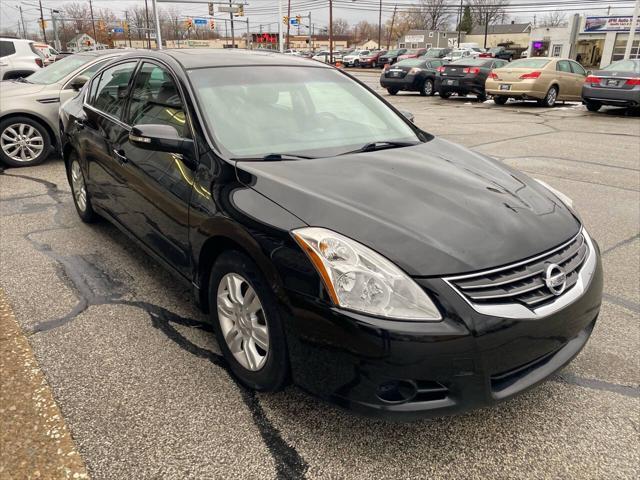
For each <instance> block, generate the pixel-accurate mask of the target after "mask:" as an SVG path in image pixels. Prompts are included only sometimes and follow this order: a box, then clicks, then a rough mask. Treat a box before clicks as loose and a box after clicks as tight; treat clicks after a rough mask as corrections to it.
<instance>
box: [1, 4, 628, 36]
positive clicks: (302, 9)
mask: <svg viewBox="0 0 640 480" xmlns="http://www.w3.org/2000/svg"><path fill="white" fill-rule="evenodd" d="M77 1H78V2H79V3H84V2H83V0H77ZM84 1H87V0H84ZM148 1H149V6H150V7H151V0H148ZM411 1H412V0H398V3H400V4H401V5H403V4H404V5H406V4H408V3H411ZM566 1H567V2H570V3H571V5H570V7H567V6H564V7H560V8H564V9H566V8H575V9H576V10H575V11H574V12H566V14H567V16H569V15H571V14H572V13H585V14H587V15H606V13H607V7H608V6H609V5H611V14H612V15H631V14H632V10H633V9H632V8H631V7H632V5H633V3H632V2H631V1H627V2H625V1H623V0H611V2H607V1H606V0H602V1H601V2H598V4H595V3H593V0H591V3H588V2H589V0H586V1H585V2H584V4H582V5H580V4H579V0H566ZM552 2H554V0H512V2H511V3H512V4H523V3H528V4H532V3H541V4H545V3H546V4H549V3H552ZM65 3H67V2H64V1H60V0H42V5H43V7H44V9H45V12H44V16H45V18H46V17H49V16H50V14H49V11H48V9H49V8H58V9H60V8H61V7H63V6H64V4H65ZM87 3H88V1H87ZM375 3H376V1H375V0H353V1H351V2H349V0H334V9H333V10H334V13H333V15H334V18H344V19H346V20H347V21H348V22H349V23H350V24H355V23H357V22H359V21H360V20H363V19H364V20H368V21H370V22H372V23H377V21H378V13H377V12H376V11H367V10H353V9H349V8H345V6H348V5H353V8H357V6H358V5H361V7H360V8H371V9H374V8H375V7H374V6H373V5H375ZM393 3H394V1H393V0H383V4H385V8H387V9H390V8H392V7H391V5H393ZM450 3H451V4H452V5H459V2H458V1H457V0H450ZM555 3H556V5H561V4H562V3H563V2H562V1H561V0H555ZM326 4H327V2H326V1H325V2H322V0H292V12H291V13H292V16H293V15H294V14H303V15H306V14H307V13H308V12H309V9H310V8H311V15H312V22H313V23H314V24H316V25H318V26H326V25H327V23H328V20H329V13H328V7H327V6H326ZM18 5H22V9H23V14H24V19H25V24H26V26H27V30H29V31H35V30H36V29H37V28H38V24H37V19H38V18H39V17H40V13H39V10H38V8H37V0H15V1H14V0H0V18H1V20H0V26H1V27H2V28H5V27H9V26H10V27H12V28H15V25H17V22H18V19H19V13H18V8H17V7H18ZM386 5H388V6H386ZM134 6H144V0H137V1H131V0H93V7H94V11H96V10H99V9H102V8H109V9H111V10H112V11H113V12H114V13H115V14H116V15H122V14H123V12H124V10H126V9H127V8H131V7H134ZM160 7H161V8H167V7H175V8H177V9H179V10H180V11H181V12H183V13H184V15H185V16H194V17H197V16H199V15H202V16H205V15H206V14H207V5H206V3H192V4H184V3H165V2H162V3H160ZM277 7H278V2H277V0H248V5H247V6H246V7H245V16H246V17H247V18H249V21H250V24H251V28H252V30H256V29H257V28H258V25H259V24H263V25H266V24H269V23H270V22H273V23H272V24H271V26H270V27H269V28H264V30H265V31H266V30H268V29H270V30H271V31H276V30H277V25H276V24H275V22H277V21H278V13H277ZM595 7H601V8H597V9H596V8H595ZM286 8H287V1H286V0H283V9H284V12H285V14H286ZM550 8H551V7H546V10H549V9H550ZM587 8H588V10H587ZM522 9H524V7H523V8H520V10H522ZM527 9H528V10H529V11H530V12H529V13H525V12H516V13H513V14H512V15H511V19H512V20H516V21H518V22H528V21H533V15H534V13H536V14H537V16H538V19H540V18H541V17H542V16H543V15H544V12H542V11H540V10H541V9H540V8H535V7H534V8H532V7H528V8H527ZM269 10H270V11H269ZM536 10H537V12H536ZM216 16H220V17H222V16H226V14H216ZM390 16H391V14H390V13H388V12H383V18H382V21H383V23H384V22H385V21H386V19H387V18H389V17H390ZM455 21H456V20H455V17H453V20H452V23H455ZM303 23H305V24H306V21H305V22H303Z"/></svg>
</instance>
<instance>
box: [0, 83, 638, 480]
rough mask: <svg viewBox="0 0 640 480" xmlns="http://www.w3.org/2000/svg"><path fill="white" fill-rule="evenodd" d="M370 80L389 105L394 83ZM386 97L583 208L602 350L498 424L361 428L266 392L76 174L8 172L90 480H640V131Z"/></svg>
mask: <svg viewBox="0 0 640 480" xmlns="http://www.w3.org/2000/svg"><path fill="white" fill-rule="evenodd" d="M356 75H357V76H358V77H359V78H361V79H362V80H363V81H365V83H367V84H369V85H371V86H373V87H375V88H377V89H378V90H379V91H380V92H381V93H384V91H383V90H382V89H380V88H379V87H378V86H377V79H378V76H377V75H378V74H377V73H374V72H360V71H358V72H356ZM385 98H387V99H389V100H390V101H391V102H392V103H393V104H394V105H396V106H397V107H399V108H400V109H402V110H408V111H411V112H412V113H413V114H414V115H415V122H416V123H417V124H418V125H419V126H420V127H421V128H423V129H424V130H426V131H428V132H431V133H433V134H436V135H438V136H441V137H443V138H446V139H449V140H451V141H454V142H457V143H460V144H463V145H466V146H468V147H470V148H472V149H474V150H477V151H479V152H482V153H484V154H487V155H492V156H494V157H496V158H498V159H499V160H501V161H503V162H505V163H507V164H509V165H512V166H515V167H517V168H519V169H521V170H523V171H525V172H527V173H528V174H529V175H531V176H535V177H537V178H539V179H541V180H544V181H545V182H547V183H549V184H550V185H551V186H553V187H555V188H557V189H559V190H561V191H563V192H564V193H566V194H567V195H568V196H570V197H571V198H573V200H574V202H575V204H576V207H577V209H578V211H579V212H581V214H582V217H583V220H584V223H585V225H586V226H587V228H588V229H589V231H590V232H591V233H592V236H593V237H594V238H595V239H596V240H597V241H598V242H599V244H600V247H601V250H602V252H603V263H604V269H605V294H604V303H603V307H602V311H601V315H600V319H599V321H598V323H597V325H596V328H595V332H594V334H593V336H592V338H591V340H590V342H589V343H588V344H587V346H586V348H585V349H584V351H583V352H582V353H581V354H580V355H579V356H578V357H577V358H576V359H575V360H574V361H573V362H572V363H571V364H570V365H569V366H568V367H567V368H566V369H565V370H563V371H562V372H561V373H560V374H559V375H557V376H555V377H554V378H552V379H550V380H549V381H547V382H545V383H543V384H541V385H539V386H538V387H537V388H535V389H533V390H530V391H528V392H527V393H524V394H522V395H520V396H518V397H516V398H514V399H511V400H509V401H507V402H504V403H502V404H500V405H498V406H495V407H492V408H485V409H482V410H477V411H473V412H470V413H467V414H464V415H461V416H458V417H449V418H441V419H433V420H424V421H420V422H415V423H408V424H395V423H387V422H383V421H375V420H370V419H366V418H361V417H357V416H354V415H352V414H350V413H347V412H344V411H342V410H340V409H338V408H336V407H334V406H331V405H326V404H324V403H322V402H320V401H318V400H316V399H314V398H312V397H310V396H308V395H307V394H306V393H304V392H302V391H300V390H299V389H297V388H296V387H289V388H288V389H286V390H285V391H283V392H280V393H277V394H255V393H252V392H248V391H246V390H244V389H242V388H241V387H239V386H238V385H237V384H236V383H235V382H234V380H233V379H232V378H231V377H230V375H229V374H228V372H227V370H226V369H225V366H224V362H222V361H221V360H220V357H219V356H218V352H219V350H218V347H217V345H216V342H215V340H214V338H213V333H212V331H211V329H210V328H209V326H208V325H207V323H206V318H205V317H204V316H203V315H202V314H200V313H199V312H198V311H197V309H196V308H195V307H194V305H193V304H192V302H191V300H190V295H189V292H187V291H185V290H184V289H183V288H182V286H181V285H179V284H178V283H177V282H176V281H174V280H173V279H172V277H171V276H170V275H169V274H167V273H166V272H165V271H164V270H163V269H162V268H161V267H160V266H159V265H157V264H156V263H155V262H154V261H153V260H151V259H150V258H149V257H148V256H146V255H145V254H144V253H143V252H142V251H141V250H140V249H139V248H137V247H136V246H134V245H132V244H131V242H130V241H129V240H128V239H127V238H126V237H124V236H123V235H122V234H121V233H120V232H119V231H118V230H117V229H116V228H115V227H112V226H111V225H109V224H107V223H105V222H102V223H99V224H96V225H94V226H89V225H85V224H83V223H81V222H80V221H79V219H78V217H77V215H76V212H75V210H74V207H73V203H72V199H71V195H70V193H69V185H68V183H67V181H66V178H65V174H64V168H63V165H62V162H61V161H60V160H59V159H50V160H49V161H48V162H47V163H46V164H44V165H41V166H37V167H31V168H24V169H9V170H6V171H5V172H4V174H3V175H0V213H1V219H0V242H1V248H0V287H1V288H2V289H3V290H4V292H5V294H6V297H7V299H8V302H9V304H10V305H11V307H12V309H13V311H14V312H15V317H16V319H17V321H18V323H19V324H20V326H21V328H22V329H23V332H24V333H25V334H26V336H27V338H28V341H29V343H30V345H31V348H32V349H33V352H34V354H35V357H36V359H37V362H38V364H39V367H40V368H41V370H42V373H43V374H44V377H45V378H46V381H47V382H48V384H49V386H50V387H51V390H52V393H53V397H54V398H55V401H56V402H57V404H58V406H59V408H60V411H61V413H62V416H63V417H64V420H65V422H66V426H67V428H68V429H69V430H70V432H71V434H72V437H73V440H74V441H75V445H76V447H77V449H78V452H79V453H80V456H81V457H82V459H83V460H84V463H85V465H86V468H87V471H88V472H89V475H90V476H91V477H92V478H94V479H125V478H135V479H143V478H175V479H185V478H309V479H313V478H363V479H365V478H366V479H369V478H388V479H398V478H516V477H517V478H576V479H587V478H593V479H602V478H630V479H631V478H638V475H639V473H640V447H639V445H640V442H639V440H640V438H639V431H640V368H639V367H640V349H639V348H638V347H639V345H640V286H639V283H640V282H639V278H640V118H638V116H633V115H627V114H625V112H624V111H623V110H620V109H607V108H603V110H602V112H600V113H597V114H593V113H589V112H587V111H586V109H585V108H584V107H583V106H581V105H579V104H566V105H562V104H559V105H558V106H556V107H555V108H551V109H545V108H540V107H537V106H535V104H526V103H515V102H514V103H511V102H510V103H508V104H507V105H506V106H503V107H499V106H496V105H494V104H493V102H491V101H487V102H485V103H478V102H476V101H475V99H473V98H471V97H470V98H468V99H465V98H456V97H452V98H451V99H450V100H448V101H445V100H440V99H439V98H438V97H437V96H436V97H421V96H419V94H417V93H407V94H403V93H400V94H399V95H397V96H395V97H390V96H386V97H385ZM5 474H6V472H4V473H2V472H0V476H1V475H5ZM2 478H5V477H4V476H3V477H2ZM6 478H11V476H8V477H6Z"/></svg>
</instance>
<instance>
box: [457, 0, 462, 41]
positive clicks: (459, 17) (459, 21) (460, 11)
mask: <svg viewBox="0 0 640 480" xmlns="http://www.w3.org/2000/svg"><path fill="white" fill-rule="evenodd" d="M461 23H462V0H460V10H458V45H456V46H457V47H458V48H460V24H461Z"/></svg>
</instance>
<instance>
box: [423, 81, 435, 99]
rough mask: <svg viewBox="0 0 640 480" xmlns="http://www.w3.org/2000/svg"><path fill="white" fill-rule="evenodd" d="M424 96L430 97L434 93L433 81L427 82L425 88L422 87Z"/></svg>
mask: <svg viewBox="0 0 640 480" xmlns="http://www.w3.org/2000/svg"><path fill="white" fill-rule="evenodd" d="M422 89H423V91H424V94H425V95H427V96H429V95H431V94H432V93H433V82H432V81H431V80H427V81H425V82H424V87H422Z"/></svg>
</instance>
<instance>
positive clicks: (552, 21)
mask: <svg viewBox="0 0 640 480" xmlns="http://www.w3.org/2000/svg"><path fill="white" fill-rule="evenodd" d="M566 24H567V15H566V14H565V13H564V12H560V11H558V10H552V11H550V12H548V13H547V14H546V15H545V16H544V17H542V19H541V20H540V26H541V27H562V26H564V25H566Z"/></svg>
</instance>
